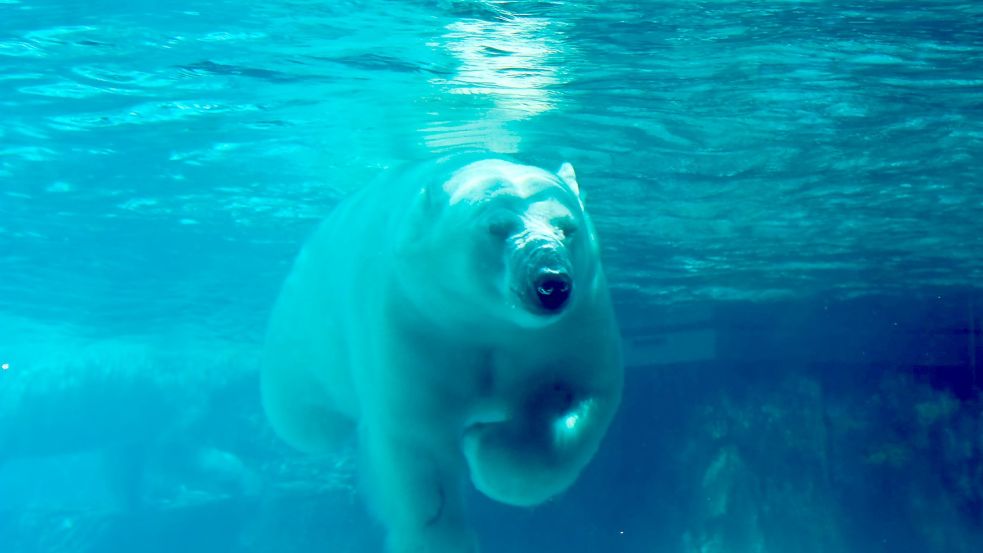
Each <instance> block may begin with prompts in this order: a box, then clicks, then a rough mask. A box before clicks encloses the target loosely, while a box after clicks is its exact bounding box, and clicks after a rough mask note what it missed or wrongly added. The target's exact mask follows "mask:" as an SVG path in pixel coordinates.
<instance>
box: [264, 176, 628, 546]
mask: <svg viewBox="0 0 983 553" xmlns="http://www.w3.org/2000/svg"><path fill="white" fill-rule="evenodd" d="M599 258H600V252H599V247H598V242H597V238H596V235H595V230H594V227H593V225H592V223H591V221H590V219H589V218H588V216H587V214H586V212H585V211H584V204H583V202H582V201H581V197H580V190H579V186H578V184H577V180H576V176H575V174H574V170H573V168H572V167H571V166H570V165H569V164H566V163H565V164H563V166H562V167H561V168H560V169H559V171H558V172H557V173H555V174H554V173H550V172H548V171H546V170H543V169H540V168H537V167H533V166H527V165H520V164H517V163H514V162H512V161H508V160H504V159H479V160H469V161H467V162H464V161H456V159H455V158H449V159H444V160H440V161H438V162H434V163H433V164H431V165H430V166H427V167H424V168H418V169H416V170H414V171H410V172H408V173H402V174H400V176H398V177H396V178H390V179H386V180H381V181H379V182H377V183H374V184H371V185H368V186H365V187H363V188H362V189H361V190H360V191H359V192H357V193H356V194H354V195H353V196H351V197H350V198H347V199H346V200H344V201H343V202H342V203H341V204H339V206H338V207H337V208H336V209H335V211H334V212H332V214H331V215H330V216H329V217H328V218H327V219H326V220H325V222H324V223H323V224H322V225H321V226H320V228H319V229H318V230H317V231H316V233H315V235H314V236H313V237H312V239H311V240H310V241H309V242H308V243H307V245H306V246H305V247H304V248H303V250H302V252H301V253H300V255H299V256H298V258H297V259H296V261H295V264H294V266H293V269H292V271H291V273H290V275H289V277H288V278H287V280H286V282H285V284H284V285H283V288H282V291H281V293H280V296H279V298H278V300H277V302H276V304H275V306H274V309H273V313H272V316H271V320H270V324H269V328H268V335H267V342H266V347H265V353H264V356H263V359H262V365H263V368H262V397H263V404H264V408H265V410H266V413H267V416H268V418H269V420H270V422H271V424H272V425H273V427H274V428H275V430H276V431H277V433H278V434H279V435H280V436H281V437H282V438H283V439H284V440H285V441H287V442H288V443H290V444H292V445H294V446H295V447H297V448H299V449H302V450H306V451H310V452H324V451H326V450H330V449H332V448H334V447H336V446H337V445H338V444H339V442H340V441H342V440H344V439H345V436H346V435H348V434H349V433H350V432H351V431H352V430H356V431H357V436H358V443H359V451H360V453H359V455H360V457H361V464H360V467H359V472H360V478H361V480H362V482H363V487H364V488H365V492H366V495H367V499H368V502H369V504H370V506H371V508H372V510H373V511H374V512H375V514H376V516H377V517H378V518H379V519H380V520H381V521H382V522H383V523H384V525H385V526H386V527H387V529H388V550H389V551H391V552H393V553H465V552H475V551H477V549H478V548H477V544H476V539H475V537H474V535H473V533H472V530H471V528H470V526H469V524H468V522H467V517H466V514H465V506H464V495H465V493H466V491H467V487H466V483H467V480H468V477H469V476H470V481H471V482H472V483H473V485H474V486H475V487H476V488H477V489H478V490H479V491H480V492H482V493H483V494H485V495H486V496H488V497H490V498H492V499H494V500H497V501H500V502H504V503H507V504H511V505H517V506H528V505H535V504H537V503H540V502H543V501H545V500H547V499H549V498H550V497H552V496H554V495H556V494H558V493H560V492H562V491H563V490H565V489H566V488H567V487H569V486H570V484H571V483H572V482H573V481H574V480H575V479H576V478H577V476H578V474H579V473H580V472H581V470H582V469H583V468H584V466H585V465H586V464H587V463H588V461H589V460H590V459H591V457H592V456H593V455H594V453H595V451H596V450H597V448H598V445H599V442H600V441H601V438H602V436H603V435H604V433H605V431H606V429H607V427H608V425H609V423H610V422H611V419H612V417H613V415H614V413H615V410H616V408H617V406H618V403H619V401H620V398H621V391H622V380H623V374H622V372H623V369H622V360H621V341H620V336H619V332H618V327H617V324H616V321H615V317H614V313H613V310H612V306H611V300H610V294H609V292H608V287H607V284H606V281H605V277H604V273H603V272H602V270H601V264H600V261H599Z"/></svg>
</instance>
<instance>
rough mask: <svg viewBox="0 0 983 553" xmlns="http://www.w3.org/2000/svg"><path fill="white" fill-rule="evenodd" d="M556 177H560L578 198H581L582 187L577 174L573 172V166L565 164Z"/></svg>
mask: <svg viewBox="0 0 983 553" xmlns="http://www.w3.org/2000/svg"><path fill="white" fill-rule="evenodd" d="M556 176H558V177H560V180H562V181H563V182H565V183H566V184H567V186H569V187H570V190H572V191H573V193H574V194H575V195H576V196H577V197H578V198H579V197H580V185H579V184H577V173H574V172H573V165H570V164H569V163H567V162H563V165H561V166H560V170H559V171H557V172H556Z"/></svg>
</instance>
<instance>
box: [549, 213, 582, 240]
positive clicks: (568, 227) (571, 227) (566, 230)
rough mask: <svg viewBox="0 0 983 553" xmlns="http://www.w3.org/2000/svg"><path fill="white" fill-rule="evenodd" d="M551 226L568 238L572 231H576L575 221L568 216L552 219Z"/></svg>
mask: <svg viewBox="0 0 983 553" xmlns="http://www.w3.org/2000/svg"><path fill="white" fill-rule="evenodd" d="M553 226H554V227H555V228H556V229H557V230H559V231H560V232H561V233H563V237H564V238H569V237H570V236H571V235H573V233H575V232H577V223H575V222H574V220H573V219H570V218H568V217H564V218H562V219H557V220H555V221H553Z"/></svg>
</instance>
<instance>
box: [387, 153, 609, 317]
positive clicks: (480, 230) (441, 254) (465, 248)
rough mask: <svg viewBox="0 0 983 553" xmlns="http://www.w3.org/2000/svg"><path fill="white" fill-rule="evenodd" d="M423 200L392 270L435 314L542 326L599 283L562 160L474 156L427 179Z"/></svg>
mask: <svg viewBox="0 0 983 553" xmlns="http://www.w3.org/2000/svg"><path fill="white" fill-rule="evenodd" d="M419 202H420V204H421V209H419V210H416V211H417V212H418V213H419V214H420V216H419V217H417V218H415V220H414V221H413V222H412V227H413V228H412V231H411V232H410V233H409V234H408V235H407V237H410V236H411V237H412V238H411V240H410V241H409V242H407V243H405V244H406V246H405V247H404V248H403V251H402V253H403V254H404V255H402V256H401V257H402V259H403V263H402V267H401V268H400V273H401V274H400V276H397V278H398V279H400V280H403V281H404V283H412V284H410V285H409V286H407V289H409V290H412V291H411V292H410V293H411V294H412V295H414V296H416V297H415V299H416V303H417V305H418V307H419V308H420V309H422V310H423V311H424V312H426V313H429V314H432V315H433V316H434V317H435V318H439V319H440V320H441V321H444V322H446V323H449V324H453V325H455V326H457V327H458V328H460V329H461V330H468V331H475V330H479V331H480V330H492V329H494V328H495V327H496V326H499V325H501V324H509V325H518V326H519V327H522V328H530V327H537V326H543V325H547V324H549V323H550V322H552V321H555V320H557V319H558V318H561V317H563V316H564V314H566V313H567V312H569V311H571V310H572V309H574V308H575V306H576V305H577V303H578V302H579V301H581V298H580V296H581V295H585V294H591V293H592V290H594V289H595V288H596V287H595V286H593V284H594V280H595V279H596V278H599V273H600V271H599V268H598V263H597V259H598V252H597V242H596V239H595V234H594V228H593V225H592V224H591V222H590V220H589V218H588V217H587V214H586V213H585V212H584V206H583V202H582V201H581V197H580V189H579V186H578V184H577V180H576V176H575V174H574V171H573V168H572V167H571V166H570V164H568V163H564V164H563V166H562V167H560V169H559V171H557V173H555V174H554V173H550V172H548V171H545V170H543V169H540V168H538V167H532V166H528V165H519V164H516V163H512V162H509V161H504V160H499V159H488V160H482V161H478V162H474V163H470V164H468V165H465V166H464V167H462V168H460V169H458V170H456V171H454V172H453V173H451V174H450V176H449V177H448V178H446V179H445V180H442V181H441V182H440V183H435V184H433V185H431V186H426V187H424V188H423V189H422V192H421V196H420V199H419ZM421 279H422V280H423V281H425V283H426V285H425V286H420V284H421V282H420V281H421ZM476 313H477V314H479V315H480V317H478V318H476V317H475V314H476ZM462 325H463V326H462Z"/></svg>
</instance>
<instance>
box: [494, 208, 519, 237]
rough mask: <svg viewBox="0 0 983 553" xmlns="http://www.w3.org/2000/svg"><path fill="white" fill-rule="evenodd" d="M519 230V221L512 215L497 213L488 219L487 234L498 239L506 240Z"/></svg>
mask: <svg viewBox="0 0 983 553" xmlns="http://www.w3.org/2000/svg"><path fill="white" fill-rule="evenodd" d="M518 229H519V219H518V218H517V217H515V216H514V215H510V214H506V213H499V214H496V215H493V216H491V217H490V218H489V219H488V232H489V233H491V234H492V235H493V236H497V237H499V238H508V237H509V236H512V235H513V234H515V232H516V231H517V230H518Z"/></svg>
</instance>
